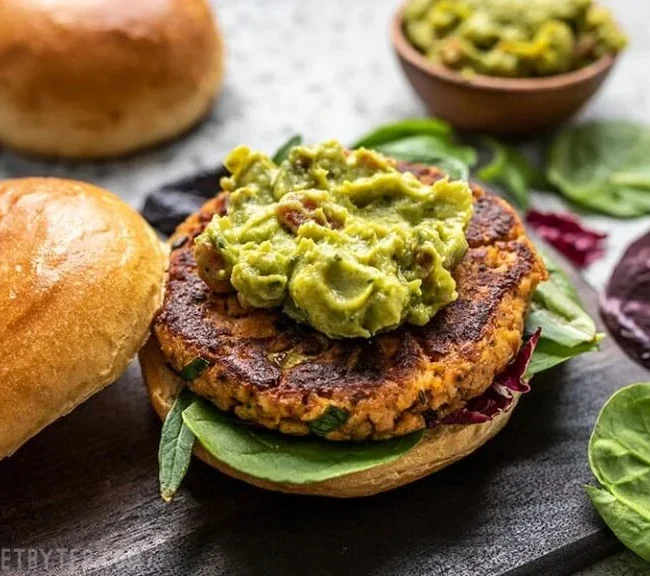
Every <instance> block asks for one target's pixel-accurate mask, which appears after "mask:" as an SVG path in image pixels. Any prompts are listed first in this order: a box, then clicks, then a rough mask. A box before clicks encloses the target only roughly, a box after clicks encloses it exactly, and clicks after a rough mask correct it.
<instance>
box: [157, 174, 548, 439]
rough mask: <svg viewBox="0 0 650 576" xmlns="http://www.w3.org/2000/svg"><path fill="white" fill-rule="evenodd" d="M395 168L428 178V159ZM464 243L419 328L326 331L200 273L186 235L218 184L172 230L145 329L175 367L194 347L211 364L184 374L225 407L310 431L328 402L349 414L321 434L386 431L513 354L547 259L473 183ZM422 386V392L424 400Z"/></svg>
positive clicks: (449, 399) (462, 399)
mask: <svg viewBox="0 0 650 576" xmlns="http://www.w3.org/2000/svg"><path fill="white" fill-rule="evenodd" d="M397 167H398V169H400V170H402V171H408V172H411V173H413V174H414V175H416V176H417V177H418V178H419V179H420V180H421V181H422V182H424V183H429V184H430V183H432V182H434V181H436V180H439V179H440V178H443V177H444V175H443V174H442V173H441V172H440V171H439V170H437V169H435V168H432V167H427V166H420V165H410V164H405V163H398V164H397ZM472 192H473V196H474V216H473V218H472V220H471V222H470V225H469V228H468V230H467V239H468V243H469V249H468V251H467V253H466V255H465V257H464V258H463V260H462V261H461V263H460V264H459V265H458V266H457V267H456V269H455V270H454V277H455V279H456V281H457V285H458V287H457V289H458V293H459V297H458V300H456V301H455V302H453V303H452V304H449V305H448V306H446V307H445V308H444V309H442V310H441V311H440V312H439V313H438V314H437V315H436V316H435V317H434V318H433V320H432V321H431V322H429V324H427V325H426V326H424V327H416V326H411V325H405V326H402V327H400V328H398V329H397V330H394V331H392V332H387V333H385V334H380V335H377V336H375V337H374V338H372V339H369V340H364V339H346V340H330V339H328V338H327V337H325V336H324V335H323V334H320V333H319V332H317V331H315V330H313V329H312V328H310V327H308V326H303V325H299V324H297V323H296V322H294V321H293V320H291V319H289V318H288V317H286V316H285V315H284V314H283V313H282V312H281V311H279V310H262V309H243V308H242V307H241V306H240V305H239V304H238V301H237V297H236V295H235V294H233V293H229V294H226V293H216V292H214V291H212V290H211V289H210V288H209V287H208V286H207V285H206V284H205V283H204V282H203V281H202V280H201V279H200V278H199V276H198V274H197V269H196V260H195V258H194V252H193V245H194V242H193V240H194V239H195V238H196V236H198V235H199V234H200V233H201V232H202V231H203V230H204V229H205V227H206V226H207V224H208V223H209V222H210V221H211V219H212V217H213V216H214V215H215V214H220V215H223V214H224V213H225V211H226V207H227V195H226V194H225V193H221V194H220V195H218V196H217V197H216V198H214V199H212V200H209V201H208V202H206V204H205V205H204V206H203V207H202V208H201V209H200V211H199V212H198V213H196V214H194V215H192V216H190V217H189V218H188V219H187V220H186V221H185V222H184V223H183V224H181V225H180V226H179V228H178V229H177V231H176V233H175V234H174V235H173V236H172V238H171V240H170V241H171V242H172V244H173V243H174V242H176V241H177V239H178V238H182V237H186V238H187V239H188V240H187V241H185V242H184V243H183V244H182V246H179V247H178V248H177V249H176V250H174V251H173V252H172V255H171V261H170V268H169V279H168V282H167V287H166V292H165V301H164V304H163V307H162V309H161V311H160V312H159V314H158V316H157V318H156V320H155V323H154V332H155V335H156V338H157V339H158V342H159V344H160V346H161V349H162V351H163V353H164V355H165V357H166V358H167V359H168V361H169V362H170V363H171V364H172V366H174V368H175V369H176V370H179V369H182V367H183V366H184V365H185V364H187V362H189V361H191V360H192V359H193V358H196V357H197V356H201V357H205V358H207V359H208V360H209V361H210V362H211V363H212V366H211V367H210V368H208V369H206V370H205V371H204V372H203V373H201V374H200V375H199V377H197V378H196V379H195V380H194V381H192V382H189V383H188V384H187V385H188V386H189V387H190V389H192V390H193V391H195V392H196V393H197V394H199V395H201V396H204V397H206V398H209V399H210V400H211V401H212V402H213V403H214V404H215V405H216V406H217V407H219V408H220V409H222V410H231V411H233V412H234V413H235V414H236V415H237V416H238V417H240V418H242V419H244V420H247V421H249V422H254V423H257V424H259V425H261V426H263V427H266V428H269V429H278V430H280V431H281V432H285V433H289V434H308V433H309V422H310V421H312V420H314V419H316V418H318V417H319V416H320V415H321V414H322V413H323V412H324V411H325V410H326V409H327V408H328V407H329V406H334V407H336V408H339V409H341V410H345V411H346V412H347V413H348V414H349V417H348V418H347V420H346V422H345V423H344V424H343V425H342V426H341V427H340V428H338V429H337V430H334V431H332V432H330V433H328V434H327V436H326V437H327V438H328V439H330V440H350V439H354V440H363V439H377V440H378V439H386V438H390V437H392V436H398V435H403V434H407V433H409V432H413V431H415V430H419V429H422V428H425V427H426V425H427V421H428V420H430V418H431V414H435V415H436V417H440V416H442V415H444V414H446V413H449V412H452V411H454V410H457V409H459V408H461V407H462V406H463V405H464V404H465V403H466V402H467V401H468V400H469V399H471V398H473V397H475V396H478V395H480V394H482V393H483V392H484V391H485V390H486V389H487V388H488V387H489V386H490V385H491V384H492V382H493V380H494V377H495V376H496V375H497V374H498V373H500V372H501V371H502V370H503V369H504V368H505V367H506V366H507V364H508V363H509V362H510V361H511V360H512V359H513V358H514V357H515V355H516V353H517V351H518V350H519V347H520V346H521V342H522V334H523V330H524V318H525V315H526V312H527V309H528V305H529V302H530V298H531V296H532V293H533V292H534V290H535V288H536V287H537V284H538V283H539V282H540V281H542V280H544V279H545V278H546V277H547V272H546V269H545V267H544V265H543V263H542V261H541V259H540V257H539V256H538V255H537V253H536V252H535V249H534V247H533V246H532V244H531V242H530V240H529V239H528V238H527V237H526V234H525V231H524V228H523V225H522V223H521V220H520V219H519V217H518V216H517V214H516V212H515V211H514V210H513V209H512V207H510V206H509V205H508V204H507V203H506V202H505V201H503V200H502V199H500V198H499V197H497V196H495V195H493V194H490V193H487V192H485V191H484V190H483V189H481V188H480V187H478V186H472ZM423 397H424V399H425V401H423V400H422V398H423Z"/></svg>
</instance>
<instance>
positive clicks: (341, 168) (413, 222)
mask: <svg viewBox="0 0 650 576" xmlns="http://www.w3.org/2000/svg"><path fill="white" fill-rule="evenodd" d="M225 165H226V167H227V168H228V170H230V172H231V173H232V176H231V177H230V178H224V179H222V181H221V187H222V189H223V190H225V191H227V192H228V193H229V199H228V208H227V214H226V215H224V216H215V217H214V219H213V220H212V222H211V223H210V224H209V225H208V226H207V228H206V230H205V231H204V233H203V234H201V235H200V236H199V237H198V238H197V240H196V248H195V253H196V258H197V264H198V269H199V274H200V275H201V277H202V278H203V280H204V281H205V282H206V283H207V284H208V285H210V286H211V287H214V288H215V289H218V290H221V291H222V290H223V287H224V283H226V285H228V284H227V283H228V282H229V283H230V287H231V288H232V289H235V290H236V291H237V295H238V298H239V300H240V302H241V304H242V305H244V306H250V307H257V308H274V307H280V306H281V307H283V310H284V312H285V313H286V314H288V315H289V316H290V317H291V318H293V319H295V320H297V321H298V322H302V323H306V324H309V325H311V326H313V327H314V328H315V329H317V330H319V331H320V332H323V333H324V334H326V335H327V336H330V337H333V338H343V337H365V338H368V337H370V336H372V335H373V334H376V333H378V332H381V331H385V330H390V329H393V328H396V327H397V326H399V325H400V324H402V323H404V322H409V323H412V324H416V325H420V326H421V325H424V324H426V323H427V322H428V321H429V320H430V319H431V317H432V316H433V315H434V314H435V313H436V312H437V311H438V310H440V308H442V307H443V306H445V305H446V304H449V303H450V302H452V301H453V300H455V299H456V298H457V293H456V283H455V281H454V279H453V277H452V275H451V272H450V271H451V270H452V269H453V267H454V266H455V265H456V264H457V263H458V262H459V261H460V259H461V258H462V257H463V255H464V253H465V251H466V250H467V241H466V239H465V228H466V226H467V224H468V222H469V220H470V217H471V214H472V193H471V191H470V189H469V187H468V185H467V184H466V183H464V182H451V181H449V180H448V179H442V180H439V181H437V182H435V183H434V184H433V185H431V186H426V185H424V184H422V183H421V182H420V181H419V180H418V179H417V178H416V177H415V176H414V175H413V174H410V173H401V172H400V171H398V170H397V169H396V168H395V162H394V161H393V160H390V159H388V158H385V157H384V156H382V155H380V154H378V153H376V152H372V151H370V150H365V149H363V148H362V149H359V150H354V151H348V150H346V149H345V148H344V147H343V146H342V145H341V144H339V143H338V142H335V141H330V142H325V143H323V144H321V145H317V146H296V147H294V148H292V149H291V151H290V152H289V155H288V157H287V158H286V159H285V160H284V161H283V162H282V163H281V164H280V165H279V166H278V165H276V164H274V163H273V161H272V160H270V159H269V157H268V156H266V155H264V154H262V153H260V152H254V151H252V150H250V149H249V148H247V147H245V146H240V147H239V148H236V149H235V150H233V151H232V152H231V153H230V155H229V156H228V157H227V159H226V161H225Z"/></svg>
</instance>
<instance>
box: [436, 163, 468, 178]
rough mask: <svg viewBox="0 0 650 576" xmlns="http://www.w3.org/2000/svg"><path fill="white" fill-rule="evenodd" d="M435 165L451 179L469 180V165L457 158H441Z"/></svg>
mask: <svg viewBox="0 0 650 576" xmlns="http://www.w3.org/2000/svg"><path fill="white" fill-rule="evenodd" d="M435 165H436V167H437V168H440V170H441V171H442V172H444V173H445V174H447V176H449V178H450V179H451V180H464V181H467V180H469V166H468V165H467V164H465V163H464V162H462V161H461V160H458V159H457V158H439V159H438V160H436V161H435Z"/></svg>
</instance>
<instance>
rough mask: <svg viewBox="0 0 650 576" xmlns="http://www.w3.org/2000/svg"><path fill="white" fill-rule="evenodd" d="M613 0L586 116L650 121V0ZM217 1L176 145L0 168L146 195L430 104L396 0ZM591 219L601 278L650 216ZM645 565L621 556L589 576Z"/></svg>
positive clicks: (550, 202)
mask: <svg viewBox="0 0 650 576" xmlns="http://www.w3.org/2000/svg"><path fill="white" fill-rule="evenodd" d="M135 1H137V0H135ZM606 3H607V4H610V5H612V6H613V7H614V9H615V11H616V14H617V16H618V17H619V19H620V20H621V21H622V23H623V24H624V26H625V28H626V29H627V31H628V32H629V34H630V36H631V38H632V46H631V48H630V50H629V51H628V52H627V54H626V55H625V57H624V58H623V59H622V61H621V62H620V64H619V66H618V68H617V69H616V71H615V73H614V75H613V77H612V78H611V80H610V82H609V83H608V85H607V86H606V88H605V89H604V90H603V91H602V93H601V94H600V95H599V96H598V97H597V98H596V100H595V101H594V102H593V103H592V105H591V106H590V107H589V108H588V109H587V110H586V112H585V116H587V117H632V118H637V119H641V120H650V90H649V88H650V76H649V75H648V68H649V67H650V4H648V3H647V2H645V1H644V0H616V1H614V0H609V1H608V2H606ZM213 4H214V5H215V7H216V9H217V12H218V16H219V20H220V22H221V26H222V28H223V31H224V34H225V38H226V42H227V77H226V82H225V86H224V90H223V93H222V95H221V98H220V100H219V102H218V104H217V106H215V108H214V110H213V112H212V113H211V115H210V117H209V118H208V120H207V121H206V122H204V123H203V124H202V125H201V126H200V127H199V128H197V129H196V130H194V131H193V132H192V133H191V134H189V135H187V136H186V137H184V138H182V139H180V140H178V141H176V142H174V143H172V144H170V145H166V146H163V147H161V148H158V149H156V150H150V151H147V152H144V153H142V154H140V155H137V156H134V157H132V158H128V159H125V160H120V161H111V162H97V163H92V164H76V165H75V164H71V163H64V162H51V161H38V160H33V159H27V158H23V157H20V156H16V155H14V154H12V153H10V152H7V151H0V178H7V177H19V176H29V175H57V176H67V177H72V178H78V179H82V180H88V181H92V182H95V183H98V184H100V185H102V186H105V187H107V188H109V189H111V190H113V191H115V192H116V193H118V194H120V195H121V196H122V197H123V198H125V199H126V200H127V201H128V202H130V203H131V204H133V205H134V206H140V205H141V203H142V200H143V196H144V194H145V193H146V192H147V191H148V190H150V189H152V188H154V187H156V186H158V185H159V184H161V183H163V182H167V181H169V180H172V179H176V178H178V177H181V176H184V175H187V174H190V173H192V172H194V171H196V170H198V169H201V168H207V167H211V166H213V165H214V164H215V163H217V162H218V161H219V160H220V159H221V158H222V157H223V155H224V153H225V152H227V151H228V150H229V149H230V148H231V147H233V146H235V145H237V144H240V143H249V144H252V145H254V146H256V147H259V148H261V149H265V150H268V151H271V150H273V149H274V148H275V147H277V145H279V144H280V143H281V142H282V141H283V140H285V139H286V138H287V137H288V136H289V135H291V134H293V133H295V132H297V131H300V132H302V133H303V134H304V135H305V136H306V137H307V138H308V139H309V140H318V139H322V138H328V137H336V138H339V139H341V140H342V141H350V140H352V139H354V138H355V137H356V136H358V135H359V134H360V133H362V132H364V131H365V130H368V129H369V128H371V127H373V126H375V125H376V124H379V123H382V122H386V121H391V120H396V119H400V118H404V117H409V116H421V115H423V114H424V110H423V108H422V106H421V104H420V103H419V102H418V100H417V99H416V97H415V96H414V94H413V93H412V92H411V90H410V87H409V86H408V84H407V82H406V81H405V79H404V78H403V76H402V75H401V72H400V70H399V69H398V66H397V64H396V61H395V58H394V56H393V54H392V51H391V48H390V45H389V41H388V26H389V21H390V16H391V14H392V12H393V10H394V9H395V8H396V5H397V2H396V1H395V0H356V1H354V2H351V1H349V0H222V1H215V2H213ZM535 203H536V204H537V205H538V206H540V207H542V208H546V209H548V208H551V207H556V206H561V201H560V200H559V199H558V198H556V197H553V196H549V195H542V194H537V195H536V196H535ZM587 220H588V221H589V223H591V224H592V225H594V226H596V227H598V228H600V229H602V230H606V231H608V232H610V240H609V244H610V246H609V247H610V249H609V251H608V254H607V257H606V258H605V259H604V260H602V261H601V262H599V263H598V264H595V265H594V266H592V268H591V269H590V270H589V271H588V272H587V274H586V275H587V278H588V279H589V280H590V282H591V283H592V284H593V285H595V286H596V287H602V285H603V284H604V282H605V281H606V278H607V277H608V275H609V273H610V271H611V267H612V265H613V263H614V262H616V260H617V259H618V257H619V256H620V254H621V252H622V250H623V249H624V247H625V246H626V245H627V244H628V243H629V241H630V240H631V239H632V238H634V237H636V236H638V235H640V234H641V233H642V232H644V231H645V230H646V229H647V228H648V226H650V221H649V220H648V219H640V220H636V221H629V222H624V223H621V222H616V221H613V220H611V219H608V218H604V217H597V216H590V217H588V218H587ZM631 566H632V568H631ZM637 566H638V565H637ZM639 570H641V571H639ZM643 572H644V570H643V568H641V569H639V568H635V567H634V563H630V561H629V556H623V557H621V559H619V560H618V561H616V560H615V561H610V563H607V564H603V565H601V566H599V567H594V568H593V569H592V570H589V571H587V572H585V573H584V576H595V575H599V576H600V575H605V574H607V575H615V574H620V575H621V576H623V575H630V574H640V573H643ZM648 572H650V570H649V571H648Z"/></svg>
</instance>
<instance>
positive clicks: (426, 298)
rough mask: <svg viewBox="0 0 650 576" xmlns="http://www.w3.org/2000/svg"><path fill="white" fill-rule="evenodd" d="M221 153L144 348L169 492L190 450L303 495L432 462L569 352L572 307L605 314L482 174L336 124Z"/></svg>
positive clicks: (376, 487) (501, 417)
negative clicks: (460, 176) (302, 138)
mask: <svg viewBox="0 0 650 576" xmlns="http://www.w3.org/2000/svg"><path fill="white" fill-rule="evenodd" d="M276 160H277V159H276ZM225 167H226V169H227V170H228V173H229V176H227V177H225V178H222V179H221V181H220V182H217V181H215V196H214V198H213V199H211V200H209V201H207V202H206V203H205V204H204V205H203V206H202V207H201V209H200V210H199V211H198V212H197V213H195V214H192V215H191V216H189V217H188V218H187V219H186V220H185V221H184V222H183V223H182V224H181V225H180V226H179V227H178V228H177V229H176V231H175V232H174V234H173V235H172V236H171V238H170V239H169V245H170V248H171V255H170V261H169V268H168V276H167V280H166V284H165V295H164V300H163V303H162V306H161V308H160V310H159V312H158V313H157V315H156V317H155V319H154V322H153V326H152V335H151V337H150V339H149V341H148V342H147V344H146V345H145V347H144V348H143V349H142V350H141V352H140V363H141V366H142V371H143V376H144V380H145V382H146V385H147V388H148V391H149V394H150V397H151V401H152V403H153V406H154V408H155V410H156V412H157V413H158V415H159V416H160V418H161V419H163V420H164V424H163V429H162V435H161V443H160V451H159V458H160V483H161V493H162V496H163V498H165V499H166V500H169V499H171V497H172V496H173V495H174V493H175V491H176V490H177V489H178V487H179V485H180V482H181V480H182V478H183V476H184V474H185V472H186V471H187V468H188V466H189V463H190V459H191V454H192V452H193V453H194V454H196V456H198V457H199V458H200V459H201V460H203V461H204V462H206V463H208V464H209V465H211V466H213V467H215V468H217V469H218V470H220V471H222V472H224V473H226V474H228V475H230V476H233V477H235V478H238V479H241V480H244V481H245V482H248V483H250V484H253V485H255V486H259V487H262V488H266V489H270V490H277V491H282V492H290V493H298V494H313V495H322V496H333V497H353V496H366V495H371V494H376V493H379V492H383V491H386V490H390V489H393V488H396V487H398V486H401V485H404V484H406V483H409V482H412V481H414V480H417V479H419V478H422V477H424V476H427V475H428V474H431V473H432V472H435V471H436V470H439V469H440V468H443V467H444V466H447V465H449V464H451V463H453V462H455V461H457V460H459V459H461V458H464V457H465V456H467V455H469V454H470V453H471V452H473V451H474V450H476V449H477V448H478V447H480V446H481V445H482V444H484V443H485V442H486V441H488V440H489V439H490V438H492V437H493V436H494V435H495V434H497V433H498V432H499V431H500V430H501V429H502V428H503V427H504V426H505V425H506V423H507V421H508V419H509V418H510V416H511V415H512V412H513V408H514V407H515V405H516V404H517V401H518V399H519V397H520V395H521V394H522V393H523V392H526V391H527V390H528V383H527V380H528V378H529V377H530V376H531V375H532V374H533V373H535V372H538V371H540V370H542V369H546V368H548V367H550V366H552V365H554V364H557V363H559V362H560V361H562V360H564V359H566V358H567V357H569V356H571V355H573V354H574V352H573V351H572V350H573V349H572V344H571V343H570V342H568V340H567V339H566V338H564V336H565V335H566V334H565V333H563V332H562V327H561V326H560V324H561V322H558V321H557V318H558V314H557V311H558V310H559V309H560V308H561V309H562V310H563V313H565V314H568V315H569V316H570V315H575V316H576V317H579V318H580V319H581V321H582V322H583V323H584V324H585V325H588V324H589V322H591V320H590V319H589V318H588V316H587V315H586V314H585V313H584V311H582V309H581V308H580V305H579V304H578V302H577V301H576V299H575V298H574V295H573V292H572V289H571V288H570V286H569V284H568V283H567V282H566V278H565V277H564V276H562V273H561V272H560V271H559V269H557V268H556V267H555V266H554V265H553V266H551V265H550V264H549V265H548V266H547V265H546V264H545V260H544V258H543V257H542V256H541V255H540V253H539V252H538V251H537V250H536V248H535V246H534V245H533V243H532V242H531V240H530V239H529V238H528V237H527V235H526V232H525V230H524V227H523V225H522V222H521V220H520V218H519V216H518V215H517V213H516V211H515V210H514V209H513V208H512V207H511V206H510V205H508V203H507V202H505V201H504V200H503V199H501V198H499V197H498V196H496V195H494V194H492V193H489V192H487V191H485V190H483V189H482V188H480V187H479V186H477V185H474V184H468V183H466V182H463V181H459V180H451V179H450V178H449V177H448V176H446V175H445V174H443V173H442V172H441V171H440V170H438V169H436V168H434V167H431V166H424V165H418V164H409V163H404V162H398V161H395V160H393V159H391V158H388V157H385V156H383V155H382V154H379V153H377V152H373V151H370V150H366V149H359V150H352V151H350V150H348V149H346V148H345V147H343V146H342V145H341V144H339V143H337V142H335V141H328V142H324V143H321V144H318V145H314V146H300V145H297V146H294V147H292V148H291V149H290V150H288V151H287V152H286V154H285V158H283V159H280V160H277V161H274V160H272V159H271V158H269V157H268V156H266V155H265V154H263V153H261V152H257V151H253V150H251V149H249V148H247V147H243V146H242V147H239V148H237V149H235V150H233V151H232V152H231V153H230V154H229V156H228V157H227V159H226V161H225ZM549 269H550V272H551V274H550V277H549ZM547 327H550V329H549V338H546V337H545V335H544V334H545V331H546V328H547ZM591 328H592V329H593V339H592V343H595V342H596V333H595V327H594V326H593V322H591ZM540 329H541V334H542V335H541V337H540ZM558 335H559V336H558ZM590 338H591V336H590ZM536 346H537V350H538V351H539V352H538V353H536V352H535V349H536ZM585 349H586V348H585V347H584V346H583V347H582V348H580V351H584V350H585ZM576 350H577V349H576ZM575 353H577V352H575Z"/></svg>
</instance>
